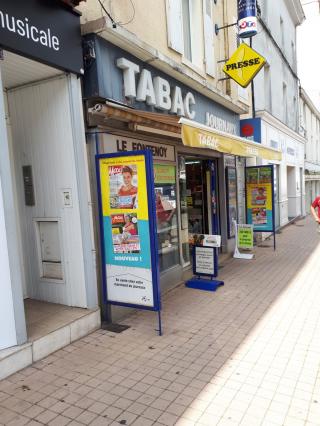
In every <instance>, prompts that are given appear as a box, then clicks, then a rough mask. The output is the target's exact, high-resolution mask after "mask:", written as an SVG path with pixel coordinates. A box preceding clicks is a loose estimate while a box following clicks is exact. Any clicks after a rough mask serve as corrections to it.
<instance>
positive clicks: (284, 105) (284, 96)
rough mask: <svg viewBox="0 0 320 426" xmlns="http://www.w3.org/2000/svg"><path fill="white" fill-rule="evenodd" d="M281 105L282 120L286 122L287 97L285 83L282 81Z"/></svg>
mask: <svg viewBox="0 0 320 426" xmlns="http://www.w3.org/2000/svg"><path fill="white" fill-rule="evenodd" d="M282 99H283V102H282V107H283V122H284V123H286V124H287V123H288V97H287V85H286V83H283V85H282Z"/></svg>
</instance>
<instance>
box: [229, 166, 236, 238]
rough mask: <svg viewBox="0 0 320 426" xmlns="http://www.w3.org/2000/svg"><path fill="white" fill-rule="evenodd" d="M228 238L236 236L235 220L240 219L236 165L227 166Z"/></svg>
mask: <svg viewBox="0 0 320 426" xmlns="http://www.w3.org/2000/svg"><path fill="white" fill-rule="evenodd" d="M226 186H227V212H228V238H233V237H234V236H235V229H234V221H236V222H237V220H238V209H237V172H236V168H235V167H227V168H226Z"/></svg>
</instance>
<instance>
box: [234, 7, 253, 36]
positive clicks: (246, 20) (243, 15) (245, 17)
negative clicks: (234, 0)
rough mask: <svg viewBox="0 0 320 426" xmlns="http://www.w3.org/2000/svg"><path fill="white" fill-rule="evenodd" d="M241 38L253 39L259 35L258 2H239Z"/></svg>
mask: <svg viewBox="0 0 320 426" xmlns="http://www.w3.org/2000/svg"><path fill="white" fill-rule="evenodd" d="M238 29H239V37H241V38H246V37H252V36H255V35H256V34H257V18H256V0H238Z"/></svg>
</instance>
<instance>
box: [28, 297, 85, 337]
mask: <svg viewBox="0 0 320 426" xmlns="http://www.w3.org/2000/svg"><path fill="white" fill-rule="evenodd" d="M24 308H25V314H26V323H27V334H28V341H31V342H32V341H34V340H37V339H39V338H40V337H43V336H45V335H46V334H49V333H51V332H53V331H55V330H57V329H59V328H61V327H64V326H66V325H68V324H70V323H72V322H74V321H76V320H79V319H80V318H82V317H84V316H86V315H88V310H87V309H81V308H72V307H70V306H66V305H58V304H56V303H48V302H42V301H39V300H33V299H26V300H25V301H24Z"/></svg>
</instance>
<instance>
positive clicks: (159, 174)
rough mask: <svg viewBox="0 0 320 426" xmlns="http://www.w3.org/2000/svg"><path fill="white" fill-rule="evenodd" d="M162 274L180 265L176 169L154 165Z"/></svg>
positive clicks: (164, 165)
mask: <svg viewBox="0 0 320 426" xmlns="http://www.w3.org/2000/svg"><path fill="white" fill-rule="evenodd" d="M154 185H155V199H156V215H157V232H158V253H159V265H160V273H161V272H163V271H166V270H167V269H169V268H172V267H174V266H176V265H179V264H180V255H179V233H178V218H177V189H176V167H175V165H172V164H154Z"/></svg>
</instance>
